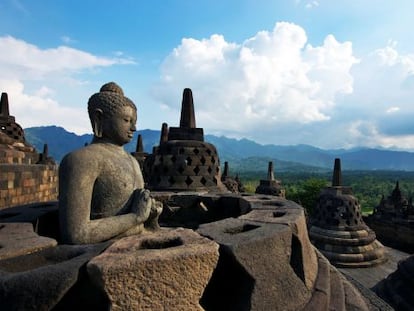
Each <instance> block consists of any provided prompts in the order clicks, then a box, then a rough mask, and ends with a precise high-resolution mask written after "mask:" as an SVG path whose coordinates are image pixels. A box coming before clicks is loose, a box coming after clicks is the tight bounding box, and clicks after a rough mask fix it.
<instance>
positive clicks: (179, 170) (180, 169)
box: [177, 165, 185, 174]
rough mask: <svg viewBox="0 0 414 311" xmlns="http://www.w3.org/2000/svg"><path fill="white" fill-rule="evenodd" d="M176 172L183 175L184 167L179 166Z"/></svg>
mask: <svg viewBox="0 0 414 311" xmlns="http://www.w3.org/2000/svg"><path fill="white" fill-rule="evenodd" d="M177 171H178V172H179V173H180V174H182V173H184V171H185V168H184V167H182V166H181V165H180V167H179V168H178V169H177Z"/></svg>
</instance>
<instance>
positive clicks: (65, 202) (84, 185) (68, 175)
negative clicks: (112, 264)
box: [59, 155, 137, 244]
mask: <svg viewBox="0 0 414 311" xmlns="http://www.w3.org/2000/svg"><path fill="white" fill-rule="evenodd" d="M82 160H83V161H82ZM93 165H94V164H92V163H87V161H85V159H78V158H77V157H76V155H75V156H67V157H65V158H64V159H63V160H62V163H61V164H60V167H59V218H60V229H61V230H60V231H61V239H62V242H63V243H68V244H89V243H97V242H102V241H106V240H109V239H111V238H113V237H115V236H117V235H119V234H121V233H123V232H125V231H127V230H128V229H130V228H131V227H133V226H136V225H137V216H136V215H135V214H132V213H129V214H124V215H119V216H113V217H106V218H101V219H96V220H90V210H91V200H92V191H93V185H94V182H95V180H96V177H97V174H98V173H99V171H98V169H94V167H93ZM95 165H96V164H95ZM91 166H92V167H91Z"/></svg>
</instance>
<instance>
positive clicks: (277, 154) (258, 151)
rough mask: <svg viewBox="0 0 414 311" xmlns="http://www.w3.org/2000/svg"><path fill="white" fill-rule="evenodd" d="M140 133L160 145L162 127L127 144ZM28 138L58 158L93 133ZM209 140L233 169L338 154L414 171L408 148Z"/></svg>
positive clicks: (316, 161)
mask: <svg viewBox="0 0 414 311" xmlns="http://www.w3.org/2000/svg"><path fill="white" fill-rule="evenodd" d="M138 134H141V135H142V137H143V143H144V149H145V151H146V152H151V151H152V147H153V146H156V145H158V143H159V138H160V131H154V130H142V131H138V132H137V134H136V135H135V137H134V139H133V141H132V142H131V143H129V144H128V145H127V146H126V149H127V150H128V151H134V150H135V147H136V140H137V136H138ZM25 135H26V139H27V140H28V142H29V143H31V144H32V145H34V146H35V147H36V149H37V150H38V151H41V150H42V149H43V144H44V143H47V144H48V146H49V153H50V155H51V156H53V157H54V158H55V159H56V160H57V161H58V162H59V161H60V160H61V159H62V157H63V156H64V155H65V154H66V153H68V152H70V151H72V150H75V149H78V148H80V147H82V146H84V145H85V143H89V142H90V141H91V139H92V135H90V134H89V135H82V136H78V135H76V134H74V133H70V132H68V131H66V130H65V129H63V128H61V127H56V126H44V127H31V128H26V129H25ZM205 140H206V141H207V142H209V143H212V144H214V145H215V146H216V148H217V150H218V153H219V156H220V159H221V162H222V163H224V161H229V164H230V169H231V171H233V169H234V170H236V171H238V172H240V171H266V169H267V162H268V161H273V162H274V166H275V170H276V171H280V170H282V171H291V170H295V171H301V170H303V171H321V170H322V171H324V170H331V169H332V167H333V162H334V158H337V157H339V158H341V161H342V169H343V170H406V171H414V153H413V152H404V151H392V150H382V149H381V150H380V149H368V148H355V149H351V150H344V149H340V150H323V149H319V148H316V147H312V146H309V145H293V146H280V145H261V144H258V143H256V142H254V141H251V140H248V139H241V140H237V139H232V138H227V137H224V136H221V137H218V136H214V135H206V136H205Z"/></svg>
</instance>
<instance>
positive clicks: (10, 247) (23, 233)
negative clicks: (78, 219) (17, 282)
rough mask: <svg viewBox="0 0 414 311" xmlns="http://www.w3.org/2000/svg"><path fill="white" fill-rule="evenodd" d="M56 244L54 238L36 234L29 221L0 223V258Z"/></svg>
mask: <svg viewBox="0 0 414 311" xmlns="http://www.w3.org/2000/svg"><path fill="white" fill-rule="evenodd" d="M56 245H57V241H56V240H54V239H51V238H46V237H42V236H39V235H37V234H36V233H35V232H34V231H33V225H32V224H30V223H0V260H1V259H6V258H12V257H17V256H21V255H26V254H30V253H34V252H37V251H39V250H42V249H45V248H49V247H54V246H56Z"/></svg>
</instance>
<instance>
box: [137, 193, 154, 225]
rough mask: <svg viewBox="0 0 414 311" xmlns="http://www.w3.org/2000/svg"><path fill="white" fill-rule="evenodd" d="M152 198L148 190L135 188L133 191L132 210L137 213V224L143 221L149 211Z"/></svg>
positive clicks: (148, 214)
mask: <svg viewBox="0 0 414 311" xmlns="http://www.w3.org/2000/svg"><path fill="white" fill-rule="evenodd" d="M153 200H154V199H153V198H151V197H150V192H149V190H146V189H137V190H135V193H134V204H133V207H132V211H133V212H135V213H136V215H137V222H138V223H139V224H141V223H143V222H145V221H146V220H147V219H148V217H149V216H150V213H151V206H152V204H153Z"/></svg>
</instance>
